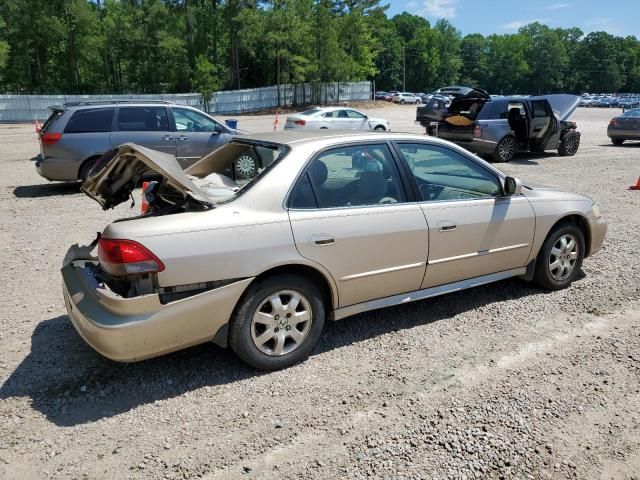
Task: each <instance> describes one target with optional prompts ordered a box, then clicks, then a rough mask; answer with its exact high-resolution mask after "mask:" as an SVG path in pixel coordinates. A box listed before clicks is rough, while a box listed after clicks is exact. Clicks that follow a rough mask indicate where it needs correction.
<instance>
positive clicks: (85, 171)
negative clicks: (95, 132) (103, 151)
mask: <svg viewBox="0 0 640 480" xmlns="http://www.w3.org/2000/svg"><path fill="white" fill-rule="evenodd" d="M98 158H99V157H95V158H90V159H88V160H86V161H85V162H84V163H83V164H82V167H80V172H78V180H80V181H81V182H82V183H84V182H86V181H87V178H89V173H90V172H91V169H92V168H93V166H94V165H95V164H96V162H97V161H98Z"/></svg>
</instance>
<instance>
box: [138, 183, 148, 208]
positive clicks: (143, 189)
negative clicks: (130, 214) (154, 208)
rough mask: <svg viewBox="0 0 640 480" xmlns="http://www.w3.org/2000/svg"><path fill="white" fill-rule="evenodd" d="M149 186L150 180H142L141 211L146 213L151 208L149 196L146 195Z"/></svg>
mask: <svg viewBox="0 0 640 480" xmlns="http://www.w3.org/2000/svg"><path fill="white" fill-rule="evenodd" d="M148 186H149V182H142V202H141V203H140V213H141V214H142V215H144V214H145V213H147V210H149V202H147V196H146V195H145V191H146V190H147V187H148Z"/></svg>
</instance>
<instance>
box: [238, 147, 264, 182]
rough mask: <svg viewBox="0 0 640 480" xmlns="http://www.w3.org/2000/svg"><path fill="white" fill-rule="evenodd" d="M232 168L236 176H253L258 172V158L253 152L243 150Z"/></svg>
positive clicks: (244, 177)
mask: <svg viewBox="0 0 640 480" xmlns="http://www.w3.org/2000/svg"><path fill="white" fill-rule="evenodd" d="M233 170H234V172H235V174H236V178H243V179H247V178H253V177H255V176H256V174H257V173H258V158H257V157H256V155H255V154H254V153H253V152H245V153H243V154H242V155H240V157H238V159H237V160H236V161H235V163H234V165H233Z"/></svg>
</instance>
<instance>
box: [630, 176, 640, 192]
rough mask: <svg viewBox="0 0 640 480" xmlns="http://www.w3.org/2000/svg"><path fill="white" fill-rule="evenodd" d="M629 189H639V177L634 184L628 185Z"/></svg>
mask: <svg viewBox="0 0 640 480" xmlns="http://www.w3.org/2000/svg"><path fill="white" fill-rule="evenodd" d="M629 190H640V177H638V183H636V184H635V185H631V186H630V187H629Z"/></svg>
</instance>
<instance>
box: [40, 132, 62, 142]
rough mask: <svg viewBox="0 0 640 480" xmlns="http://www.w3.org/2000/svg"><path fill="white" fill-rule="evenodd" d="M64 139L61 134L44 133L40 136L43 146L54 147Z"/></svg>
mask: <svg viewBox="0 0 640 480" xmlns="http://www.w3.org/2000/svg"><path fill="white" fill-rule="evenodd" d="M61 138H62V134H61V133H43V134H42V135H40V141H41V142H42V144H43V145H53V144H54V143H57V142H58V141H59V140H60V139H61Z"/></svg>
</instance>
